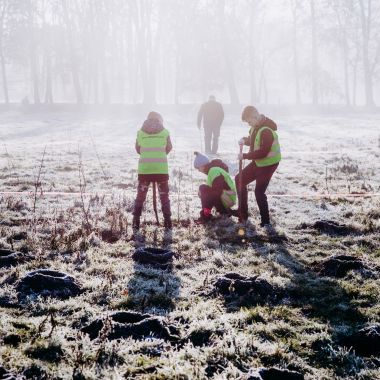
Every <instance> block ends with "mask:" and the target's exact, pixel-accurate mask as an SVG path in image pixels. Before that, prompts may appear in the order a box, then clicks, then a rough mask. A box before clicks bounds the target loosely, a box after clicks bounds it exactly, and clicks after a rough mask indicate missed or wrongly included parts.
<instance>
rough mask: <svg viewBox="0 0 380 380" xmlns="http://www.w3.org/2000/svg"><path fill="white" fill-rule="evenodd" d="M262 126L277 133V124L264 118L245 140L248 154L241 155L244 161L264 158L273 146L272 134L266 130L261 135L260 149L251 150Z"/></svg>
mask: <svg viewBox="0 0 380 380" xmlns="http://www.w3.org/2000/svg"><path fill="white" fill-rule="evenodd" d="M263 126H265V127H269V128H270V129H272V130H273V131H277V124H276V123H275V122H274V121H273V120H271V119H269V118H268V117H266V116H264V117H263V118H262V120H261V121H260V123H259V124H258V125H257V126H256V127H255V129H254V131H253V133H252V135H251V136H250V137H246V138H245V145H249V153H245V154H244V155H243V157H244V159H246V160H259V159H261V158H265V157H266V156H267V155H268V153H269V152H270V150H271V148H272V144H273V134H272V133H271V132H270V131H268V130H265V131H263V132H262V134H261V142H260V149H258V150H256V151H254V150H253V149H254V144H255V139H256V136H257V132H258V131H259V129H260V128H261V127H263Z"/></svg>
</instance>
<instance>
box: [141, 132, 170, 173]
mask: <svg viewBox="0 0 380 380" xmlns="http://www.w3.org/2000/svg"><path fill="white" fill-rule="evenodd" d="M168 137H169V131H168V130H167V129H163V130H162V131H161V132H159V133H156V134H149V133H145V132H144V131H142V130H140V131H138V133H137V144H138V145H139V147H140V160H139V166H138V174H168V173H169V168H168V158H167V154H166V145H167V142H168Z"/></svg>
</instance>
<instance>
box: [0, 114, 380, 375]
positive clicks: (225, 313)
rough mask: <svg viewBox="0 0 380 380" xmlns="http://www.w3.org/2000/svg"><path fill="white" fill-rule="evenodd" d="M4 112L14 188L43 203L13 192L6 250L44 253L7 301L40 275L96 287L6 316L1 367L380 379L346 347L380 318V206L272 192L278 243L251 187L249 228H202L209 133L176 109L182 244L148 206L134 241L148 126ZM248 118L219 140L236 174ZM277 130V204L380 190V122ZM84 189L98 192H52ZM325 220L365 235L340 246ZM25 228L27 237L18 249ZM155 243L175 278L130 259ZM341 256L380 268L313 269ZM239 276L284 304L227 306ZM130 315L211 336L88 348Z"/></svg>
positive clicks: (2, 161) (173, 124) (305, 123)
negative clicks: (198, 161)
mask: <svg viewBox="0 0 380 380" xmlns="http://www.w3.org/2000/svg"><path fill="white" fill-rule="evenodd" d="M1 117H2V124H1V126H0V136H1V138H2V142H3V144H2V152H1V151H0V153H1V155H0V170H1V173H0V179H1V185H2V186H1V188H2V189H1V190H2V191H29V192H30V195H28V196H24V195H23V196H19V195H3V196H1V198H0V215H1V218H0V219H1V223H0V245H1V247H3V248H13V249H15V250H21V251H23V252H30V253H31V254H33V260H32V261H29V262H26V263H24V264H21V265H19V266H17V267H13V268H10V269H9V268H7V269H0V284H1V287H0V300H2V305H4V302H3V301H4V300H5V299H7V300H8V301H10V303H11V304H12V302H13V303H15V302H16V300H17V294H16V291H15V283H16V281H17V280H18V279H19V278H21V277H22V276H23V275H24V274H25V273H26V272H28V271H30V270H33V269H36V268H52V269H56V270H61V271H64V272H67V273H70V274H71V275H73V276H74V277H76V278H77V279H78V280H79V281H80V282H81V283H82V285H83V287H84V288H85V292H84V293H83V294H81V295H80V296H78V297H75V298H70V299H68V300H64V301H60V300H55V299H31V300H29V301H26V302H25V303H24V304H23V305H20V306H19V307H1V322H0V357H1V361H0V362H2V363H3V365H4V366H5V367H6V368H7V369H9V370H11V371H13V372H18V373H20V372H22V371H23V370H25V369H28V368H29V369H34V370H35V371H37V370H36V367H38V368H40V371H43V372H46V373H47V374H48V377H49V378H57V379H58V378H73V376H74V378H76V379H81V378H86V379H87V378H88V379H95V378H107V379H111V378H115V379H118V378H141V379H166V378H170V379H175V378H178V379H187V378H188V379H198V378H200V379H201V378H207V377H209V378H215V379H219V378H229V379H236V378H242V379H243V378H244V376H245V374H246V373H247V372H248V370H249V369H250V368H256V367H270V366H276V367H283V368H289V369H292V370H298V371H300V372H302V373H304V374H305V377H306V378H307V379H331V378H342V379H348V378H352V379H354V378H355V379H375V378H379V377H380V371H379V368H378V367H379V363H378V359H376V358H373V357H372V358H371V357H363V356H360V355H357V354H356V353H355V352H354V351H353V350H350V349H349V347H343V346H341V345H339V342H338V337H339V336H340V335H342V334H345V332H347V331H350V329H355V328H356V327H358V326H362V325H364V324H365V323H367V322H371V323H374V322H380V301H379V300H380V284H379V272H378V268H377V272H376V267H380V239H379V235H380V214H379V209H380V207H379V206H380V199H379V198H355V199H346V198H344V197H341V198H331V199H303V198H275V197H269V202H270V208H271V213H272V216H273V223H274V226H275V229H276V234H275V235H268V233H267V232H265V231H264V230H262V229H261V228H259V227H258V216H257V208H256V204H255V202H254V198H253V194H252V192H251V194H250V210H251V213H252V217H251V219H250V223H248V224H247V225H246V226H241V225H239V224H238V223H236V220H233V219H231V220H228V219H220V220H217V221H216V222H215V223H213V224H212V225H211V226H207V227H203V226H199V225H196V224H194V223H193V219H195V218H197V217H198V212H199V206H200V205H199V200H198V198H197V196H196V193H197V188H198V185H199V184H200V183H202V181H204V177H202V175H201V174H199V173H197V172H195V171H194V170H193V169H192V165H191V164H192V157H193V156H192V152H193V151H194V150H199V148H200V141H199V135H198V131H197V130H196V127H195V124H194V123H192V122H190V121H186V120H182V119H181V118H180V117H179V116H178V115H164V117H165V118H166V120H167V127H168V128H169V129H170V130H171V133H172V136H173V143H174V148H175V149H174V151H173V153H172V154H171V156H170V167H171V201H172V211H173V220H174V228H173V231H172V233H171V234H169V233H165V232H164V230H163V228H162V227H159V228H157V227H156V226H155V225H154V223H153V221H154V215H153V213H152V211H151V198H148V200H147V206H146V211H145V213H144V217H143V221H146V222H148V223H147V224H144V225H143V227H142V229H141V233H140V235H139V236H138V238H137V239H132V230H131V227H130V223H131V219H132V217H131V209H132V204H133V198H134V195H135V186H136V177H137V174H136V171H135V169H136V165H137V155H136V154H135V152H134V138H135V133H136V131H137V128H138V125H139V124H140V123H141V120H139V119H138V118H137V117H132V116H131V117H130V118H128V119H127V120H122V119H120V118H116V117H115V118H110V119H105V118H100V119H99V118H91V117H90V116H88V117H81V118H79V117H77V116H75V115H71V114H66V115H62V114H51V115H49V114H48V115H44V116H41V115H38V114H37V115H36V114H33V115H18V114H17V115H15V114H12V115H10V114H5V115H2V116H1ZM187 119H189V120H190V118H187ZM238 120H239V118H238V116H237V115H236V116H230V117H228V119H227V122H226V124H225V126H224V127H223V131H222V138H221V150H220V151H221V156H222V158H223V159H225V160H226V161H228V162H229V163H231V164H233V163H234V162H235V156H236V152H237V149H236V147H237V140H238V138H239V137H240V136H242V135H244V134H245V133H246V131H247V128H246V127H244V126H243V125H241V123H240V122H238ZM277 121H278V122H279V134H280V139H281V143H282V148H283V155H284V160H283V162H282V163H281V165H280V167H279V170H278V172H277V173H276V174H275V176H274V178H273V181H272V183H271V185H270V188H269V190H268V193H269V194H289V193H291V194H296V193H298V194H304V193H307V194H313V193H315V194H316V193H325V192H331V193H334V192H338V193H347V192H349V191H351V192H380V187H379V186H380V171H379V170H378V168H379V164H378V161H379V158H380V150H379V149H380V148H379V147H378V134H379V132H378V129H377V126H378V122H379V118H378V117H376V116H371V117H368V118H367V117H364V116H363V117H358V116H357V117H355V118H327V117H324V118H323V117H320V118H311V117H310V118H305V117H303V118H301V117H286V118H278V119H277ZM45 146H46V154H45V157H44V159H43V163H42V171H41V176H40V181H39V182H40V183H38V184H37V185H38V186H37V191H35V189H36V178H37V176H38V171H39V168H40V167H41V163H40V161H41V159H42V155H43V151H44V148H45ZM80 163H81V167H82V169H83V170H82V171H81V175H82V176H81V177H80V175H79V170H78V166H79V164H80ZM235 164H236V162H235ZM80 178H81V179H80ZM84 185H85V186H84ZM81 186H82V187H81ZM326 186H327V188H326ZM81 190H82V192H89V193H91V194H90V195H84V196H83V198H81V196H80V194H77V195H75V196H64V195H60V196H44V195H43V192H47V191H53V192H55V191H59V192H60V191H63V192H67V191H72V192H79V193H80V191H81ZM34 206H35V207H34ZM34 209H35V210H34ZM322 219H330V220H334V221H337V222H339V223H342V224H345V225H347V226H349V227H351V228H352V231H353V233H352V234H348V235H346V236H334V235H328V234H321V233H318V231H316V230H315V229H313V228H311V227H307V226H312V225H313V223H314V222H315V221H318V220H322ZM302 226H303V227H302ZM240 228H244V233H245V235H244V236H243V239H244V240H245V241H244V242H243V241H242V237H241V236H240V235H239V229H240ZM20 232H24V233H25V232H26V235H25V234H23V235H22V239H21V240H20V239H19V236H20V235H19V233H20ZM110 236H111V239H110ZM111 241H112V242H111ZM144 244H145V245H147V246H158V247H162V246H165V247H168V248H171V249H172V250H173V251H174V252H175V253H176V257H175V261H174V268H173V271H171V272H169V271H162V270H157V269H152V268H147V267H144V266H141V265H137V264H135V263H134V262H133V261H132V258H131V256H132V253H133V251H134V249H135V247H136V246H140V245H144ZM341 253H345V254H349V255H352V256H357V257H360V258H362V259H363V261H364V262H365V263H366V264H367V266H368V267H370V268H373V269H374V271H375V273H377V274H375V275H372V276H370V275H368V274H366V273H364V272H360V271H359V272H358V271H354V272H349V273H348V274H347V275H346V276H345V277H343V278H341V279H334V278H327V277H321V276H320V275H318V273H317V271H316V270H314V268H315V264H316V263H320V262H321V261H323V260H324V259H326V258H328V257H329V256H331V255H333V254H341ZM228 272H238V273H240V274H243V275H247V276H252V275H259V276H260V277H262V278H265V279H266V280H267V281H269V282H270V283H271V284H273V285H276V286H277V287H278V288H279V289H281V290H282V291H283V292H284V297H283V298H282V299H281V301H280V302H278V303H276V304H263V305H252V304H249V301H247V300H245V299H244V297H243V298H242V299H235V300H233V301H231V300H228V299H224V298H223V297H222V296H218V295H216V294H215V293H214V292H213V283H214V281H215V280H216V279H217V278H218V277H220V276H221V275H223V274H225V273H228ZM8 306H9V305H8ZM129 309H132V310H136V311H143V312H149V313H152V314H157V315H161V316H164V317H165V318H166V320H167V321H168V322H170V323H172V324H174V325H176V326H177V327H178V328H179V329H180V332H181V337H182V338H185V337H187V336H189V335H190V334H192V333H197V334H198V335H200V336H203V335H202V334H209V339H208V342H207V344H206V345H204V346H198V345H194V344H193V343H191V342H186V340H185V341H184V343H183V344H178V345H176V344H169V343H168V342H165V341H162V340H159V339H150V340H145V341H136V340H133V339H132V338H129V339H127V340H121V341H108V340H104V339H98V340H94V341H90V340H89V338H88V337H87V336H86V335H84V334H83V333H81V332H80V328H81V327H83V326H84V325H86V324H87V323H88V322H89V321H91V320H93V319H95V318H97V317H99V316H101V315H105V314H107V313H110V312H112V311H115V310H129Z"/></svg>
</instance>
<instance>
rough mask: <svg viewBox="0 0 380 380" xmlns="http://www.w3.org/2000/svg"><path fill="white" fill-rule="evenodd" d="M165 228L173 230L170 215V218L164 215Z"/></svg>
mask: <svg viewBox="0 0 380 380" xmlns="http://www.w3.org/2000/svg"><path fill="white" fill-rule="evenodd" d="M164 227H165V229H166V230H171V229H172V227H173V226H172V219H171V217H170V215H169V216H166V215H164Z"/></svg>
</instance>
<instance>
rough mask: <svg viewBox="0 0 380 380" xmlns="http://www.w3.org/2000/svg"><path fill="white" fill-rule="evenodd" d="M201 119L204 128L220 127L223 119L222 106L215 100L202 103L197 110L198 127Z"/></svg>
mask: <svg viewBox="0 0 380 380" xmlns="http://www.w3.org/2000/svg"><path fill="white" fill-rule="evenodd" d="M202 119H203V126H204V128H213V127H220V126H221V125H222V123H223V120H224V111H223V106H222V105H221V104H220V103H219V102H216V101H215V100H209V101H208V102H206V103H203V104H202V105H201V108H200V109H199V112H198V120H197V124H198V127H200V126H201V124H202Z"/></svg>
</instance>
